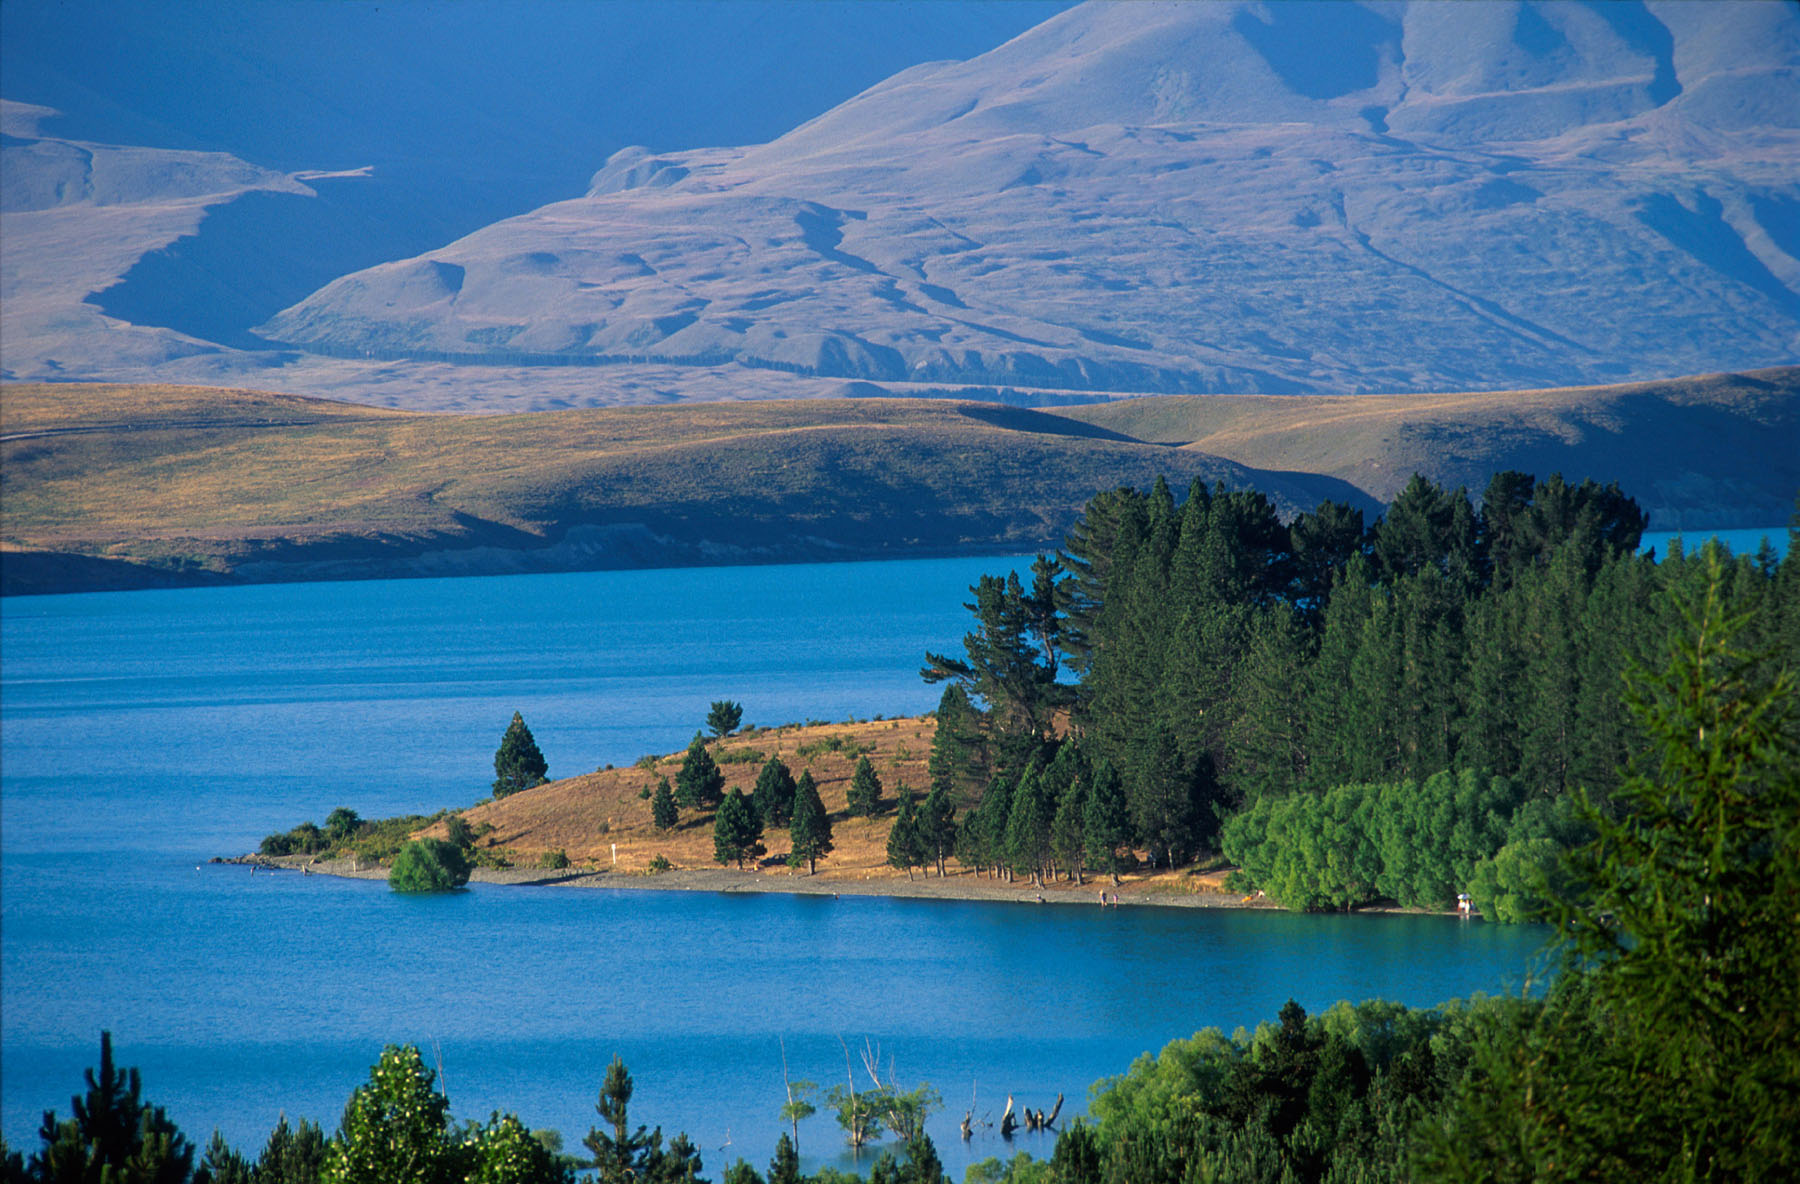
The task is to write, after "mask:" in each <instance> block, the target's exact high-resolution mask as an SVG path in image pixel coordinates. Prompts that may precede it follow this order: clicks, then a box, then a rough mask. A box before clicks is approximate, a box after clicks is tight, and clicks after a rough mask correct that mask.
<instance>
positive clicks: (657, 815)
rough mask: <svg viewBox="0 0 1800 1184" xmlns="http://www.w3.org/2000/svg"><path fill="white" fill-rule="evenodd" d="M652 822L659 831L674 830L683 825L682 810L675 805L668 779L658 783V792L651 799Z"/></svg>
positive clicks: (665, 778)
mask: <svg viewBox="0 0 1800 1184" xmlns="http://www.w3.org/2000/svg"><path fill="white" fill-rule="evenodd" d="M650 821H651V822H652V823H653V824H654V825H655V827H656V829H657V830H674V829H675V827H676V826H678V825H679V824H680V823H681V808H680V807H679V806H677V805H676V804H675V794H674V792H673V791H671V790H670V789H669V779H668V778H667V777H664V778H663V779H662V780H660V781H658V782H657V783H656V792H655V793H654V794H652V795H651V797H650Z"/></svg>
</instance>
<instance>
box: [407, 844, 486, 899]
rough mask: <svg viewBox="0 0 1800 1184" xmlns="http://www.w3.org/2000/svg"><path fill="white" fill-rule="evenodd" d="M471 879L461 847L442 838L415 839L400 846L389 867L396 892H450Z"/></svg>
mask: <svg viewBox="0 0 1800 1184" xmlns="http://www.w3.org/2000/svg"><path fill="white" fill-rule="evenodd" d="M468 882H469V865H468V862H467V860H465V859H464V858H463V853H462V850H461V848H459V847H457V846H456V845H455V844H454V843H446V842H444V841H443V840H442V839H415V840H413V841H412V842H410V843H408V844H407V845H406V846H404V847H402V848H401V849H400V854H398V855H396V856H394V863H393V866H392V867H391V868H389V869H388V887H389V888H392V889H393V890H394V891H395V892H447V891H450V890H451V889H454V888H461V887H462V886H463V885H464V884H467V883H468Z"/></svg>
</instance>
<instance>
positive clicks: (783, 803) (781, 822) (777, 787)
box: [750, 756, 796, 828]
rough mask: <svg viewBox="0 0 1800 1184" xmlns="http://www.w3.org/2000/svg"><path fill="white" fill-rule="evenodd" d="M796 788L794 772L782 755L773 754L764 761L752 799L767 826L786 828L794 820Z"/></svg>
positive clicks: (757, 776) (751, 795) (752, 792)
mask: <svg viewBox="0 0 1800 1184" xmlns="http://www.w3.org/2000/svg"><path fill="white" fill-rule="evenodd" d="M795 788H796V786H795V784H794V774H793V773H792V772H791V771H789V769H788V767H787V765H786V764H784V763H783V762H782V759H781V758H780V757H778V756H772V757H770V758H769V759H768V760H767V761H765V762H764V763H763V767H762V770H761V772H759V773H757V775H756V788H755V789H754V790H752V791H751V794H750V801H751V804H752V805H754V806H755V807H756V812H757V815H758V816H759V817H761V818H762V820H763V825H764V826H765V827H770V828H785V827H786V826H787V825H788V823H790V822H792V821H793V820H794V791H795Z"/></svg>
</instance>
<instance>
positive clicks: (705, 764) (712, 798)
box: [675, 732, 725, 810]
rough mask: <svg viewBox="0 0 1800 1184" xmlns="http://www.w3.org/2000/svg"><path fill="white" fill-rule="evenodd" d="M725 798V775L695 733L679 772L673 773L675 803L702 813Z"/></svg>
mask: <svg viewBox="0 0 1800 1184" xmlns="http://www.w3.org/2000/svg"><path fill="white" fill-rule="evenodd" d="M724 797H725V774H723V773H721V772H720V771H719V766H718V763H717V762H716V761H714V760H713V757H712V753H710V752H708V751H707V750H706V740H705V738H704V737H703V736H701V735H700V733H698V732H695V733H694V739H693V740H692V742H690V743H689V744H688V747H687V755H686V756H684V757H683V758H682V760H681V771H680V772H679V773H677V774H675V800H676V801H677V802H680V803H681V804H682V805H683V806H686V807H687V808H688V809H690V810H704V809H706V808H707V807H708V806H716V805H718V804H719V803H720V802H721V801H722V800H724Z"/></svg>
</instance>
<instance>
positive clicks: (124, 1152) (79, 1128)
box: [31, 1031, 194, 1184]
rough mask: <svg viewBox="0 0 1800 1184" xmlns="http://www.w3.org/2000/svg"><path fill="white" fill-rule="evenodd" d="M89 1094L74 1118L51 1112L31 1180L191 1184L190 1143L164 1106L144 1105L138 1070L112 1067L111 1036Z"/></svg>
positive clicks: (78, 1102)
mask: <svg viewBox="0 0 1800 1184" xmlns="http://www.w3.org/2000/svg"><path fill="white" fill-rule="evenodd" d="M85 1076H86V1078H87V1092H86V1094H85V1095H83V1096H81V1097H76V1098H73V1099H71V1101H70V1105H71V1108H72V1109H73V1110H74V1113H75V1116H74V1117H73V1118H69V1119H65V1120H63V1121H61V1122H59V1121H57V1118H56V1111H54V1110H46V1111H45V1112H44V1121H43V1123H42V1125H41V1126H40V1127H39V1128H38V1134H39V1136H40V1137H41V1138H42V1140H43V1147H42V1149H41V1150H39V1151H38V1152H37V1153H36V1154H34V1155H33V1156H32V1157H31V1171H32V1175H33V1176H34V1177H35V1178H36V1179H39V1180H45V1181H59V1182H60V1181H65V1180H68V1181H88V1180H93V1181H100V1182H106V1181H112V1180H121V1181H126V1180H128V1181H131V1182H132V1184H140V1182H141V1184H186V1181H187V1178H188V1172H189V1170H190V1169H191V1168H192V1166H193V1162H194V1146H193V1144H192V1143H190V1142H188V1140H187V1138H186V1136H184V1135H183V1134H182V1133H181V1131H180V1130H179V1129H177V1128H176V1126H175V1124H174V1123H173V1122H170V1121H169V1118H168V1116H167V1115H166V1114H165V1113H164V1112H163V1108H162V1107H161V1106H152V1105H150V1104H149V1103H147V1102H145V1101H144V1100H143V1096H142V1090H143V1087H142V1083H141V1081H140V1080H139V1078H138V1071H137V1070H136V1069H135V1068H132V1069H118V1068H116V1067H115V1066H114V1065H113V1053H112V1033H111V1032H107V1031H103V1032H101V1033H100V1070H99V1072H98V1074H96V1073H95V1071H94V1070H92V1069H88V1070H86V1073H85Z"/></svg>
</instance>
